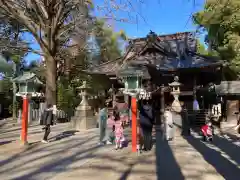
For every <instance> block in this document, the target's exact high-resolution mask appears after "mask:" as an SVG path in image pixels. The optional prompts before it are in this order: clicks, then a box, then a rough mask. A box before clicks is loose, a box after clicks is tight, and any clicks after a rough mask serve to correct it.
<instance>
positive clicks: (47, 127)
mask: <svg viewBox="0 0 240 180" xmlns="http://www.w3.org/2000/svg"><path fill="white" fill-rule="evenodd" d="M50 132H51V128H50V124H49V125H46V126H45V133H44V136H43V140H45V141H47V138H48V135H49V134H50Z"/></svg>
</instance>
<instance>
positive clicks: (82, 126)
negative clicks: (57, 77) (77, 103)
mask: <svg viewBox="0 0 240 180" xmlns="http://www.w3.org/2000/svg"><path fill="white" fill-rule="evenodd" d="M71 122H72V127H73V128H74V129H75V130H76V131H79V130H87V129H92V128H96V127H97V119H96V116H94V113H93V110H92V109H91V108H83V107H82V108H80V107H78V108H77V109H76V111H75V116H74V117H73V118H72V120H71Z"/></svg>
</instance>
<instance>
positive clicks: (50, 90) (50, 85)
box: [45, 55, 57, 105]
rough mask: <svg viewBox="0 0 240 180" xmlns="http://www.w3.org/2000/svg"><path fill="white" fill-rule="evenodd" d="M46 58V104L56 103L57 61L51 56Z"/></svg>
mask: <svg viewBox="0 0 240 180" xmlns="http://www.w3.org/2000/svg"><path fill="white" fill-rule="evenodd" d="M45 58H46V102H47V104H51V105H56V104H57V63H56V60H55V59H54V57H53V56H51V55H48V56H45Z"/></svg>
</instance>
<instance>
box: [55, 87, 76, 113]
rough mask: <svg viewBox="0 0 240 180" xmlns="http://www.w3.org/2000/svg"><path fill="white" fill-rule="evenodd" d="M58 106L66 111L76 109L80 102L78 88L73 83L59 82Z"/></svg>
mask: <svg viewBox="0 0 240 180" xmlns="http://www.w3.org/2000/svg"><path fill="white" fill-rule="evenodd" d="M57 88H58V90H57V99H58V101H57V107H58V108H59V109H61V110H64V111H65V112H68V111H69V109H72V110H73V109H74V108H75V107H76V106H77V105H78V104H79V102H80V100H79V97H78V96H77V93H76V89H75V88H74V87H73V86H71V85H65V84H64V83H63V82H59V83H58V86H57Z"/></svg>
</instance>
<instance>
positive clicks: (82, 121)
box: [72, 81, 97, 131]
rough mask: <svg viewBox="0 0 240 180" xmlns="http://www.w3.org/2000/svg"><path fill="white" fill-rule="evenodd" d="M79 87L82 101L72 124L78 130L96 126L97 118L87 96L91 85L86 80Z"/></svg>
mask: <svg viewBox="0 0 240 180" xmlns="http://www.w3.org/2000/svg"><path fill="white" fill-rule="evenodd" d="M77 89H78V90H79V91H80V93H79V95H80V96H81V97H82V101H81V103H80V104H79V105H78V106H77V108H76V110H75V115H74V117H73V118H72V126H73V127H74V128H75V130H77V131H79V130H83V129H84V130H86V129H91V128H96V126H97V120H96V118H95V116H94V111H93V109H92V107H91V106H90V105H89V103H88V98H87V97H88V90H89V89H90V87H89V86H88V84H87V82H86V81H83V84H82V86H80V87H79V88H77Z"/></svg>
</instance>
